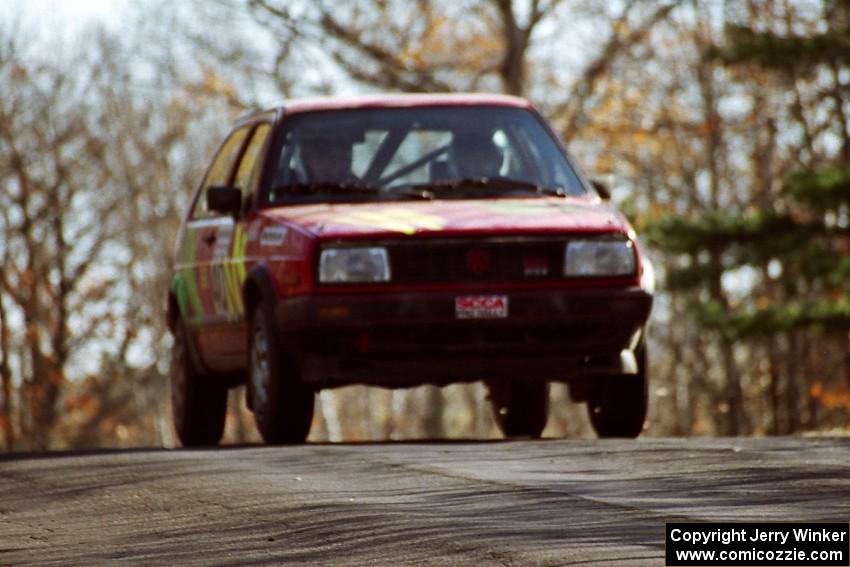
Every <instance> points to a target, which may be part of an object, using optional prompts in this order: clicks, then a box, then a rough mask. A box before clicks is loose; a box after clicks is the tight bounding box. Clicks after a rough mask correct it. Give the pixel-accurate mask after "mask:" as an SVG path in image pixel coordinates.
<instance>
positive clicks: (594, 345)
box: [369, 323, 633, 354]
mask: <svg viewBox="0 0 850 567" xmlns="http://www.w3.org/2000/svg"><path fill="white" fill-rule="evenodd" d="M632 332H633V329H631V328H626V327H624V328H614V329H612V328H611V326H610V325H570V324H563V323H562V324H526V325H508V324H505V325H499V324H496V323H482V324H469V325H463V324H457V323H455V324H451V323H449V324H435V325H421V326H420V325H413V326H404V325H393V326H386V327H378V328H374V329H372V330H371V331H370V333H369V345H370V350H371V351H372V352H375V353H389V352H393V353H399V354H401V353H410V354H413V353H416V352H419V351H422V350H434V351H440V352H452V351H457V352H469V351H478V352H482V353H483V352H488V353H504V352H512V353H521V352H523V351H529V352H553V353H564V352H570V351H573V352H574V351H583V352H584V351H593V350H594V349H602V350H611V349H612V348H616V349H620V348H625V345H626V344H627V343H628V341H629V338H630V336H631V333H632Z"/></svg>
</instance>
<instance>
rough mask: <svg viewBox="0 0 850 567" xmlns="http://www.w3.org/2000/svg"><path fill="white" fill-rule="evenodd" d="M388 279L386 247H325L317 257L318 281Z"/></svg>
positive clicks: (345, 281)
mask: <svg viewBox="0 0 850 567" xmlns="http://www.w3.org/2000/svg"><path fill="white" fill-rule="evenodd" d="M389 279H390V262H389V259H388V257H387V249H386V248H381V247H377V246H376V247H370V248H326V249H325V250H322V255H321V256H320V257H319V281H320V282H322V283H362V282H386V281H389Z"/></svg>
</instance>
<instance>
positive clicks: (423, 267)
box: [381, 238, 566, 284]
mask: <svg viewBox="0 0 850 567" xmlns="http://www.w3.org/2000/svg"><path fill="white" fill-rule="evenodd" d="M565 243H566V239H565V238H558V239H555V238H513V239H511V238H504V239H480V238H479V239H473V238H468V239H453V240H434V241H427V240H416V241H413V240H412V241H391V242H386V243H381V244H383V245H385V246H386V247H387V251H388V253H389V257H390V266H391V269H392V279H393V282H395V283H402V284H408V283H411V284H413V283H451V282H506V281H550V280H557V279H561V278H562V277H563V276H562V274H563V265H564V246H565Z"/></svg>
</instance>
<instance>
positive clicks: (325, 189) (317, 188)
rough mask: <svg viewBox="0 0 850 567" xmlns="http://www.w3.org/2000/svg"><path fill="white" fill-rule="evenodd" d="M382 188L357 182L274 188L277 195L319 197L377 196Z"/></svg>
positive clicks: (303, 184)
mask: <svg viewBox="0 0 850 567" xmlns="http://www.w3.org/2000/svg"><path fill="white" fill-rule="evenodd" d="M380 191H381V188H380V187H378V186H375V185H369V184H367V183H359V182H356V181H342V182H339V181H317V182H314V183H288V184H286V185H278V186H277V187H275V188H274V193H275V194H278V195H279V194H281V193H293V194H297V195H317V194H320V193H329V194H333V195H340V194H341V195H350V194H360V195H377V194H378V193H379V192H380Z"/></svg>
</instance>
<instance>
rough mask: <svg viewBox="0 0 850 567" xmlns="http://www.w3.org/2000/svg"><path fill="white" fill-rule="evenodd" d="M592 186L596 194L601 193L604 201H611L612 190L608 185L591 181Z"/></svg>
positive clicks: (595, 180) (596, 180)
mask: <svg viewBox="0 0 850 567" xmlns="http://www.w3.org/2000/svg"><path fill="white" fill-rule="evenodd" d="M590 184H591V185H593V188H594V189H596V192H597V193H599V196H600V197H601V198H602V200H603V201H610V200H611V189H610V188H609V187H608V184H607V183H605V182H604V181H600V180H598V179H591V180H590Z"/></svg>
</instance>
